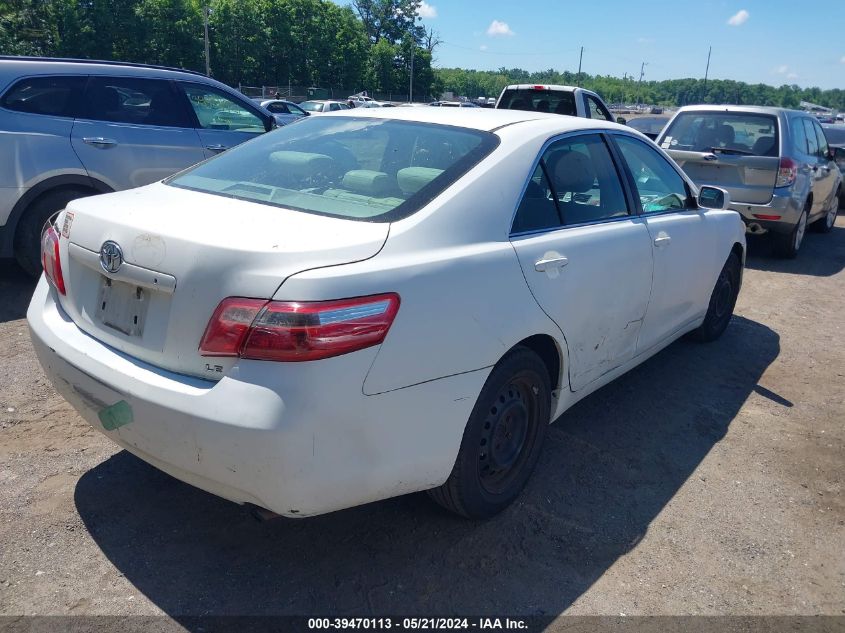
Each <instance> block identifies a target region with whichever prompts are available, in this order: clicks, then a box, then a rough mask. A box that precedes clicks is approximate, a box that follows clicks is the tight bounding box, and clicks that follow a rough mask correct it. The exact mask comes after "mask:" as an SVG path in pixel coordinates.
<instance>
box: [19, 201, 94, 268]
mask: <svg viewBox="0 0 845 633" xmlns="http://www.w3.org/2000/svg"><path fill="white" fill-rule="evenodd" d="M93 193H94V192H93V191H90V190H85V189H59V190H56V191H48V192H47V193H45V194H43V195H42V196H41V197H40V198H37V199H36V200H35V201H34V202H33V203H32V204H30V205H29V207H27V208H26V210H25V211H24V213H23V216H22V217H21V219H20V221H19V222H18V227H17V230H16V231H15V243H14V248H15V258H16V259H17V260H18V263H19V264H20V265H21V268H23V269H24V271H25V272H26V273H27V274H29V275H31V276H33V277H37V276H38V275H40V274H41V229H42V228H43V227H44V223H45V222H47V220H49V219H50V218H51V217H53V216H54V215H56V214H57V213H58V212H59V211H61V210H62V209H64V208H65V206H66V205H67V203H68V202H70V201H71V200H76V199H77V198H83V197H85V196H90V195H92V194H93Z"/></svg>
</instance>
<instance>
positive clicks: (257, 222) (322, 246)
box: [60, 184, 389, 379]
mask: <svg viewBox="0 0 845 633" xmlns="http://www.w3.org/2000/svg"><path fill="white" fill-rule="evenodd" d="M68 212H69V213H70V214H72V217H71V218H67V219H64V218H60V219H61V220H62V222H61V228H65V227H67V230H63V235H64V239H63V240H62V241H63V242H64V243H63V245H62V259H63V264H64V265H65V266H66V271H65V280H66V284H67V296H64V297H61V303H62V307H63V308H64V310H65V311H66V312H67V313H68V315H69V316H70V318H71V319H73V321H74V322H75V323H76V324H77V325H78V327H79V328H81V329H82V330H84V331H85V332H87V333H88V334H90V335H91V336H92V337H94V338H96V339H98V340H100V341H102V342H103V343H105V344H107V345H109V346H111V347H113V348H115V349H117V350H119V351H120V352H123V353H125V354H127V355H129V356H132V357H133V358H136V359H139V360H141V361H144V362H146V363H149V364H151V365H154V366H156V367H161V368H164V369H167V370H170V371H175V372H179V373H185V374H191V375H195V376H201V377H204V378H209V379H219V378H221V377H222V376H223V375H225V374H226V372H227V371H228V369H229V368H230V367H231V366H232V364H233V363H234V361H233V360H232V359H226V358H222V359H221V358H205V357H202V356H200V355H199V352H198V345H199V342H200V339H201V338H202V335H203V332H204V331H205V328H206V326H207V324H208V321H209V318H210V317H211V315H212V313H213V312H214V309H215V307H216V306H217V304H218V303H219V302H220V301H221V300H222V299H224V298H226V297H229V296H239V297H254V298H260V299H270V298H271V297H272V296H273V295H274V294H275V292H276V290H277V289H278V287H279V286H280V285H281V283H282V282H283V281H284V280H285V279H286V278H287V277H289V276H290V275H293V274H295V273H297V272H301V271H303V270H306V269H311V268H318V267H323V266H333V265H338V264H343V263H349V262H353V261H360V260H363V259H368V258H370V257H372V256H374V255H375V254H376V253H378V251H379V250H380V249H381V247H382V245H383V244H384V241H385V240H386V239H387V234H388V230H389V224H387V223H375V222H361V221H354V220H346V219H340V218H333V217H326V216H320V215H316V214H312V213H304V212H300V211H295V210H291V209H285V208H279V207H274V206H270V205H266V204H261V203H256V202H250V201H244V200H236V199H232V198H228V197H223V196H218V195H213V194H207V193H200V192H196V191H188V190H185V189H179V188H175V187H170V186H167V185H164V184H154V185H150V186H148V187H143V188H140V189H133V190H130V191H124V192H121V193H116V194H109V195H105V196H96V197H92V198H85V199H82V200H77V201H74V202H72V203H70V204H69V205H68ZM105 244H108V246H105V247H104V245H105ZM115 247H116V248H117V249H120V251H121V256H122V257H121V258H122V260H123V262H122V265H121V266H120V267H118V268H116V270H115V271H114V272H107V271H106V270H105V269H104V267H103V266H104V265H105V266H108V265H109V264H116V259H117V252H116V248H115ZM101 250H102V251H104V252H105V254H104V255H103V256H102V257H101ZM112 267H113V268H114V266H112Z"/></svg>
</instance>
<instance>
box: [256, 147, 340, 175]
mask: <svg viewBox="0 0 845 633" xmlns="http://www.w3.org/2000/svg"><path fill="white" fill-rule="evenodd" d="M270 162H271V163H273V164H274V165H277V166H278V167H282V168H283V169H285V170H286V171H288V172H290V173H291V174H293V175H296V176H311V175H313V174H314V173H315V172H320V171H326V170H328V169H331V167H332V164H333V163H334V161H333V160H332V159H331V157H330V156H326V155H325V154H310V153H308V152H291V151H278V152H273V153H272V154H270Z"/></svg>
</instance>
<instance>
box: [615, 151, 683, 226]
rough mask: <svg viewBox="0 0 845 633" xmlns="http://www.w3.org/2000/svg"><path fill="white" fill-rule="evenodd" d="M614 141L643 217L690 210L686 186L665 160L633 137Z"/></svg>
mask: <svg viewBox="0 0 845 633" xmlns="http://www.w3.org/2000/svg"><path fill="white" fill-rule="evenodd" d="M614 138H615V140H616V144H617V145H618V146H619V150H620V151H621V152H622V156H623V157H624V159H625V162H626V163H628V168H629V169H630V170H631V174H632V175H633V177H634V183H635V185H636V187H637V194H638V195H639V197H640V203H641V205H642V208H643V213H663V212H665V211H674V210H681V209H686V208H687V199H688V198H689V194H688V192H687V185H686V183H685V182H684V179H683V178H681V175H680V174H679V173H678V172H677V171H675V169H673V168H672V166H671V165H670V164H669V162H668V161H667V160H666V159H665V158H663V156H661V155H660V154H659V153H657V151H655V150H654V149H653V148H651V147H649V146H648V145H646V144H645V143H643V142H642V141H640V140H638V139H634V138H631V137H630V136H616V137H614Z"/></svg>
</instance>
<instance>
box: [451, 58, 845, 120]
mask: <svg viewBox="0 0 845 633" xmlns="http://www.w3.org/2000/svg"><path fill="white" fill-rule="evenodd" d="M435 73H436V76H437V79H438V84H439V85H440V86H442V87H443V88H444V89H445V90H449V91H452V92H454V93H455V94H457V95H464V96H467V97H470V98H475V97H482V96H483V97H496V96H498V95H499V93H500V92H501V91H502V88H504V87H505V86H507V85H508V84H563V85H575V86H581V87H583V88H587V89H589V90H593V91H595V92H597V93H598V94H600V95H601V96H602V98H604V100H605V101H607V102H608V103H625V104H635V103H647V104H654V105H663V106H683V105H690V104H696V103H734V104H745V105H765V106H780V107H784V108H797V107H798V106H799V103H800V102H801V101H809V102H811V103H815V104H818V105H822V106H825V107H828V108H834V109H837V110H840V111H842V110H845V90H842V89H839V88H836V89H833V90H821V89H819V88H800V87H799V86H796V85H782V86H780V87H775V86H769V85H766V84H747V83H744V82H741V81H731V80H728V79H709V80H708V81H707V82H705V81H704V80H703V79H668V80H664V81H644V82H642V83H640V82H638V81H637V80H635V79H634V78H631V77H626V78H621V79H620V78H619V77H611V76H609V75H588V74H584V73H581V74H580V75H579V74H578V73H574V72H569V71H566V72H559V71H557V70H554V69H549V70H544V71H540V72H533V73H532V72H528V71H526V70H522V69H521V68H500V69H499V70H493V71H482V70H465V69H463V68H440V69H437V70H436V71H435Z"/></svg>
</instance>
